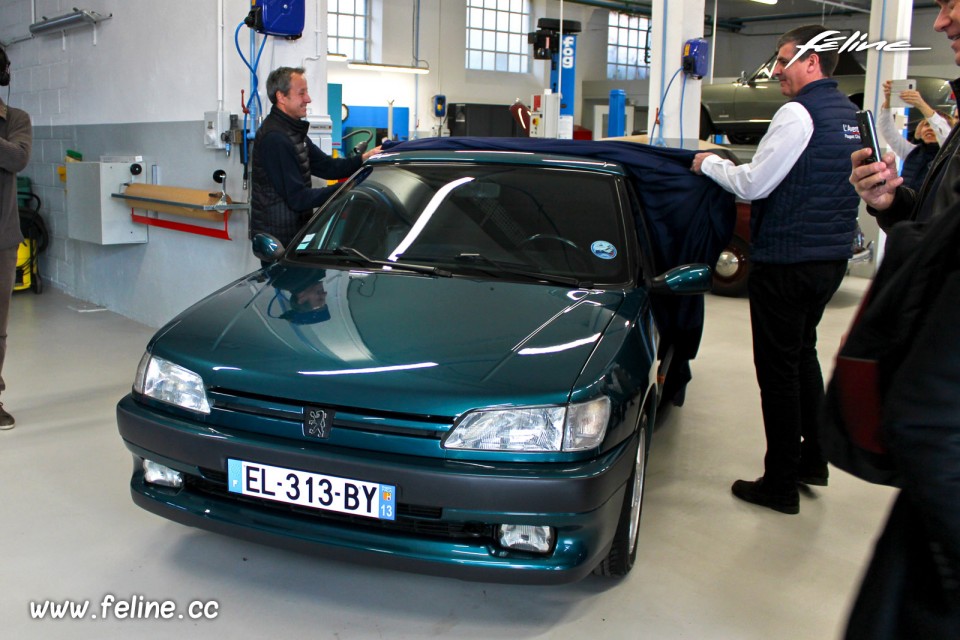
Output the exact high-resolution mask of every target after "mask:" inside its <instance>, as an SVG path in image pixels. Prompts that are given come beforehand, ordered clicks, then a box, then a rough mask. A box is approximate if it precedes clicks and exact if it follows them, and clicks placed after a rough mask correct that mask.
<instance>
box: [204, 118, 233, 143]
mask: <svg viewBox="0 0 960 640" xmlns="http://www.w3.org/2000/svg"><path fill="white" fill-rule="evenodd" d="M229 139H230V112H228V111H205V112H204V113H203V146H204V147H206V148H207V149H225V148H226V146H227V141H228V140H229Z"/></svg>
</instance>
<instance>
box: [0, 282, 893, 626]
mask: <svg viewBox="0 0 960 640" xmlns="http://www.w3.org/2000/svg"><path fill="white" fill-rule="evenodd" d="M865 287H866V281H865V280H862V279H856V278H848V279H847V281H846V282H844V284H843V287H842V289H841V290H840V291H839V292H838V294H837V295H836V296H835V298H834V300H833V301H832V303H831V304H830V307H829V308H828V311H827V314H826V316H825V318H824V321H823V323H822V324H821V338H820V344H821V347H822V348H821V358H822V360H823V363H824V369H825V371H827V372H828V371H829V370H830V369H831V366H832V357H833V352H834V351H835V349H836V346H837V344H838V341H839V338H840V335H841V334H842V332H843V331H844V330H845V328H846V326H847V324H848V322H849V319H850V317H851V315H852V313H853V311H854V309H855V307H856V304H857V303H858V301H859V299H860V297H861V295H862V293H863V290H864V289H865ZM152 333H153V330H152V329H150V328H147V327H144V326H142V325H139V324H137V323H135V322H132V321H130V320H127V319H125V318H122V317H119V316H117V315H115V314H112V313H110V312H106V311H100V310H97V309H96V308H94V307H91V305H89V304H86V303H82V302H79V301H77V300H74V299H72V298H69V297H67V296H65V295H63V294H61V293H59V292H56V291H52V290H48V291H47V292H45V293H43V294H42V295H39V296H36V295H33V294H31V293H18V294H16V295H15V296H14V301H13V309H12V317H11V321H10V329H9V334H10V339H9V355H8V358H7V363H6V367H5V370H4V377H5V378H6V380H7V382H8V387H9V388H8V390H7V392H5V393H4V394H3V401H4V403H5V405H6V407H7V409H9V410H10V411H11V413H13V414H14V415H15V416H16V419H17V427H16V429H14V430H12V431H8V432H0V473H2V476H0V477H2V480H0V504H2V512H3V516H2V524H0V558H2V560H0V629H2V634H3V636H4V637H7V638H71V639H75V638H98V639H100V638H131V637H137V636H136V634H138V633H146V634H147V635H146V636H140V637H151V638H156V637H160V634H162V633H170V634H172V635H173V636H174V637H177V638H209V637H212V636H213V635H214V634H216V635H217V636H219V637H223V638H226V637H234V638H254V637H270V636H273V637H279V638H292V637H298V636H299V637H311V638H331V639H332V638H336V639H341V640H349V639H352V638H388V639H402V638H429V637H443V638H446V637H457V638H461V639H469V638H484V639H487V638H496V637H511V638H583V637H603V638H613V639H619V638H667V639H673V638H691V639H697V640H703V639H708V640H712V639H730V640H753V639H756V640H770V639H771V638H776V639H778V640H783V639H786V640H793V639H797V640H800V639H807V638H809V639H816V640H823V639H825V638H826V639H829V638H837V637H839V635H840V633H841V632H842V628H843V625H844V621H845V618H846V612H847V609H848V607H849V604H850V602H851V598H852V596H853V594H854V592H855V590H856V587H857V584H858V581H859V576H860V573H861V571H862V568H863V567H864V565H865V562H866V559H867V558H868V557H869V554H870V551H871V548H872V543H873V540H874V538H875V536H876V534H877V532H878V531H879V529H880V526H881V524H882V522H883V520H884V518H885V514H886V510H887V508H888V506H889V503H890V500H891V496H892V492H891V491H890V490H889V489H886V488H884V487H877V486H873V485H868V484H866V483H864V482H861V481H859V480H857V479H855V478H853V477H851V476H848V475H845V474H844V473H842V472H839V471H836V470H834V471H833V475H832V477H831V479H830V486H829V487H827V488H824V489H818V490H816V492H815V494H814V495H813V496H807V497H802V498H801V500H802V503H801V512H800V515H799V516H785V515H781V514H778V513H774V512H772V511H769V510H766V509H761V508H757V507H754V506H752V505H748V504H746V503H743V502H739V501H737V500H736V499H735V498H733V497H732V496H731V494H730V484H731V483H732V482H733V480H735V479H737V478H750V479H752V478H755V477H756V476H758V475H760V473H761V470H762V469H761V467H762V457H763V452H764V439H763V433H762V427H761V423H760V417H759V399H758V392H757V388H756V381H755V378H754V372H753V365H752V360H751V353H750V338H749V322H748V310H747V301H746V300H745V299H726V298H717V297H713V296H708V297H707V323H706V332H705V336H704V339H703V346H702V348H701V354H700V357H699V358H698V359H697V360H696V361H695V362H694V365H693V366H694V379H693V382H692V383H691V385H690V387H689V388H688V392H687V401H686V405H685V406H684V407H682V408H681V409H677V410H673V411H672V412H671V414H670V415H669V416H668V419H667V420H666V421H665V424H664V425H663V426H662V428H661V429H660V430H659V431H657V433H656V434H655V436H654V439H653V445H652V450H651V457H650V467H649V472H648V476H647V489H646V504H645V508H644V513H643V521H642V527H641V530H640V545H641V546H640V550H639V555H638V558H637V565H636V567H635V568H634V570H633V572H632V573H631V574H630V576H629V577H628V578H627V579H625V580H622V581H619V582H617V581H608V580H604V579H599V578H594V577H590V578H588V579H586V580H584V581H583V582H581V583H578V584H575V585H569V586H563V587H516V586H503V585H494V584H479V583H469V582H461V581H457V580H450V579H442V578H434V577H425V576H420V575H412V574H406V573H399V572H393V571H387V570H380V569H377V568H370V567H358V566H355V565H350V564H346V563H341V562H337V561H330V560H321V559H316V558H314V557H308V556H302V555H296V554H293V553H289V552H285V551H281V550H278V549H274V548H270V547H264V546H259V545H255V544H250V543H246V542H242V541H238V540H233V539H231V538H227V537H222V536H218V535H214V534H210V533H206V532H202V531H199V530H194V529H190V528H187V527H183V526H181V525H178V524H174V523H172V522H169V521H166V520H163V519H161V518H158V517H156V516H153V515H150V514H148V513H146V512H144V511H142V510H140V509H138V508H137V507H135V506H134V505H133V503H132V502H131V500H130V497H129V493H128V488H127V482H128V477H129V473H130V467H131V463H130V456H129V455H128V454H127V452H126V449H125V448H124V447H123V444H122V443H121V441H120V438H119V436H118V435H117V430H116V422H115V417H114V405H115V404H116V402H117V400H118V399H119V398H120V397H121V396H122V395H124V394H125V393H126V392H127V390H128V389H129V387H130V384H131V381H132V378H133V374H134V370H135V368H136V365H137V362H138V360H139V358H140V356H141V354H142V352H143V348H144V346H145V344H146V342H147V340H148V339H149V337H150V335H151V334H152ZM107 596H114V597H115V598H117V599H120V600H130V599H131V598H137V600H138V601H139V598H140V597H142V598H143V599H146V600H153V601H164V600H170V601H173V602H174V603H175V604H176V606H177V607H178V609H177V611H184V610H185V609H186V608H187V607H188V605H189V604H190V603H191V602H193V601H202V602H209V601H215V602H216V606H217V607H218V609H217V614H218V615H217V617H216V618H215V619H213V620H190V619H189V618H185V619H182V620H181V619H176V618H175V619H173V620H166V621H162V620H161V621H156V620H152V621H142V620H129V619H127V620H117V619H113V618H111V619H110V620H103V619H102V617H101V615H100V603H101V601H103V599H104V598H105V597H107ZM45 600H52V601H56V602H58V603H62V602H64V601H67V600H72V601H73V602H75V603H76V604H78V605H82V604H83V603H84V602H85V601H90V609H89V610H88V611H87V614H86V618H85V619H82V620H69V619H68V620H51V619H44V620H37V619H33V618H32V616H31V613H30V611H31V604H32V603H33V604H34V606H38V605H42V603H43V602H44V601H45ZM208 611H209V612H211V613H213V608H212V607H211V608H209V609H208ZM92 614H96V615H97V617H96V619H92V618H91V615H92Z"/></svg>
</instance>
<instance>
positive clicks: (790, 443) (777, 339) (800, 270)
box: [692, 25, 860, 514]
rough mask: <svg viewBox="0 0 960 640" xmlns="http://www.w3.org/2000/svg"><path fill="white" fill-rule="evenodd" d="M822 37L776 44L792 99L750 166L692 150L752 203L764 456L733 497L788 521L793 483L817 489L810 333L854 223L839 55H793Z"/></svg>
mask: <svg viewBox="0 0 960 640" xmlns="http://www.w3.org/2000/svg"><path fill="white" fill-rule="evenodd" d="M826 30H827V29H826V28H825V27H822V26H820V25H810V26H804V27H798V28H796V29H793V30H791V31H789V32H787V33H786V34H784V35H783V36H782V37H781V38H780V40H779V42H778V43H777V62H776V66H775V67H774V69H773V74H774V76H776V77H777V78H778V79H779V80H780V91H781V92H782V93H783V94H784V95H785V96H787V97H789V98H791V100H790V101H789V102H787V103H786V104H785V105H783V106H782V107H781V108H780V109H779V110H778V111H777V112H776V113H775V114H774V116H773V119H772V120H771V121H770V128H769V129H768V130H767V133H766V135H764V137H763V139H762V140H761V141H760V144H759V146H758V147H757V151H756V154H755V155H754V157H753V160H752V161H751V162H750V163H749V164H744V165H739V166H735V165H734V164H733V163H732V162H730V161H729V160H724V159H721V158H720V157H719V156H717V155H715V154H711V153H699V154H697V155H696V157H695V158H694V161H693V166H692V170H693V171H694V172H695V173H702V174H703V175H705V176H708V177H709V178H711V179H713V180H714V181H716V182H717V183H718V184H719V185H720V186H722V187H723V188H725V189H727V190H728V191H731V192H732V193H734V194H736V195H737V197H739V198H742V199H744V200H750V201H752V203H753V204H752V208H751V221H750V233H751V240H752V247H751V258H752V260H753V270H752V272H751V274H750V281H749V283H748V291H749V296H750V324H751V327H752V331H753V361H754V365H755V367H756V371H757V382H758V383H759V386H760V402H761V408H762V412H763V423H764V431H765V433H766V437H767V452H766V456H765V458H764V473H763V476H762V477H760V478H759V479H757V480H755V481H748V480H737V481H736V482H734V484H733V494H734V495H735V496H736V497H738V498H740V499H741V500H745V501H747V502H751V503H753V504H757V505H761V506H764V507H769V508H770V509H774V510H776V511H779V512H782V513H790V514H794V513H799V511H800V495H799V490H798V482H799V483H804V484H812V485H821V486H823V485H826V484H827V476H828V473H827V464H826V460H825V458H824V454H823V452H822V450H821V448H820V442H819V415H820V410H821V405H822V403H823V394H824V391H823V375H822V373H821V371H820V363H819V361H818V359H817V325H818V324H819V322H820V318H821V316H822V315H823V310H824V308H825V307H826V305H827V302H829V300H830V298H831V297H832V296H833V294H834V292H835V291H836V290H837V288H838V287H839V286H840V282H841V281H842V280H843V276H844V274H845V273H846V268H847V259H848V258H850V256H851V254H852V244H853V243H852V241H853V235H854V231H855V229H856V224H857V205H858V198H857V194H856V192H855V191H854V190H853V188H852V185H851V184H850V182H849V180H848V178H849V175H850V160H849V158H850V154H851V153H852V152H853V151H854V150H856V149H858V148H860V135H859V130H858V128H857V120H856V107H855V106H854V105H853V103H851V102H850V101H849V100H848V99H847V98H846V96H844V95H843V94H842V93H841V92H840V91H838V90H837V83H836V81H835V80H833V79H831V78H830V75H831V74H832V73H833V70H834V69H835V68H836V65H837V52H836V51H835V50H834V51H817V50H816V49H813V48H801V49H798V45H803V44H806V43H807V42H809V41H810V40H811V39H812V38H814V37H815V36H816V35H817V34H819V33H822V32H823V31H826ZM798 51H799V52H800V53H801V55H797V53H798Z"/></svg>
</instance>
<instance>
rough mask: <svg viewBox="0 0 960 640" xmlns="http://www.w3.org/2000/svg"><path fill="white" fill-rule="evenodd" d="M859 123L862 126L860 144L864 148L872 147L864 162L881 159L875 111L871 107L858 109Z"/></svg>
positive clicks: (868, 162)
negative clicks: (862, 109) (874, 117)
mask: <svg viewBox="0 0 960 640" xmlns="http://www.w3.org/2000/svg"><path fill="white" fill-rule="evenodd" d="M857 124H858V125H859V127H860V145H861V146H862V147H863V148H864V149H870V150H871V151H872V153H871V154H870V157H869V158H867V159H866V160H865V161H864V164H870V163H873V162H879V161H880V145H879V143H878V139H877V125H876V124H875V123H874V120H873V112H872V111H870V110H869V109H867V110H865V111H857Z"/></svg>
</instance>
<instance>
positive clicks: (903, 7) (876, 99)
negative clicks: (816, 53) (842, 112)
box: [853, 0, 933, 277]
mask: <svg viewBox="0 0 960 640" xmlns="http://www.w3.org/2000/svg"><path fill="white" fill-rule="evenodd" d="M912 22H913V0H872V2H871V6H870V26H869V36H868V41H869V42H877V41H880V40H885V41H887V42H897V41H905V42H909V41H910V30H911V27H912ZM929 27H930V29H931V30H932V29H933V22H932V21H931V23H930V25H929ZM909 62H910V52H909V51H877V50H876V49H869V50H868V51H867V79H866V83H865V86H864V88H863V108H864V109H870V110H871V111H873V112H874V113H878V112H879V111H880V105H881V104H883V82H884V80H890V79H896V78H906V77H907V65H908V63H909ZM901 160H902V158H901ZM860 229H861V230H862V231H863V234H864V236H865V237H866V238H867V239H868V240H872V241H873V242H874V245H873V246H874V261H873V264H871V265H864V266H861V267H858V268H855V269H854V270H853V273H854V274H855V275H861V276H868V277H869V276H872V275H873V272H874V271H875V270H876V267H877V265H878V264H880V259H881V258H882V257H883V244H884V240H885V239H886V235H885V234H884V233H883V232H882V231H881V230H880V227H879V226H877V223H876V220H875V219H874V217H873V216H871V215H870V214H868V213H867V209H866V205H865V204H864V203H863V202H862V201H861V203H860Z"/></svg>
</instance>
